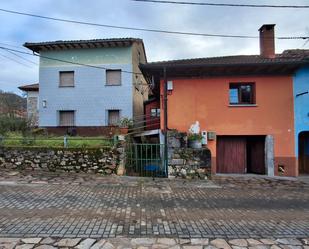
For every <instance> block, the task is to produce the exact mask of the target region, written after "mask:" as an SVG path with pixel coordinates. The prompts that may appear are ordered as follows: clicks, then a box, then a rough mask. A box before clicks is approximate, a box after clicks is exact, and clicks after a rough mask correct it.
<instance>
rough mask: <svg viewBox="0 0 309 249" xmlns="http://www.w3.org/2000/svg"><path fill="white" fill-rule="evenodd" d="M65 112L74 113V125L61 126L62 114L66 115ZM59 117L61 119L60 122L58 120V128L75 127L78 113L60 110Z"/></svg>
mask: <svg viewBox="0 0 309 249" xmlns="http://www.w3.org/2000/svg"><path fill="white" fill-rule="evenodd" d="M64 112H72V113H73V125H62V124H61V113H64ZM58 117H59V120H58V126H59V127H75V126H76V125H75V124H76V111H75V110H59V111H58Z"/></svg>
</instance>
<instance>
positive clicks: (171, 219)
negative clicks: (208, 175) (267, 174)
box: [0, 172, 309, 238]
mask: <svg viewBox="0 0 309 249" xmlns="http://www.w3.org/2000/svg"><path fill="white" fill-rule="evenodd" d="M4 174H5V173H2V175H1V177H0V213H1V216H0V236H1V237H24V236H35V237H37V236H39V237H48V236H53V237H90V238H112V237H116V236H126V237H155V236H157V237H158V236H159V237H160V236H161V237H162V236H164V237H173V238H219V237H224V238H262V237H276V238H283V237H285V238H288V237H295V238H306V237H309V191H308V190H309V188H308V185H307V184H305V183H299V182H296V181H280V183H279V184H277V186H278V187H274V186H273V185H272V184H273V181H269V180H268V181H265V180H263V179H261V180H259V179H258V180H255V181H253V182H252V183H250V181H248V180H242V181H240V180H238V181H235V182H234V183H233V182H231V181H229V182H228V183H227V184H224V183H222V182H224V181H222V180H221V181H220V180H217V181H216V182H214V183H213V182H209V181H196V182H194V181H183V180H167V179H156V180H155V181H153V180H152V179H150V178H149V179H146V178H127V177H123V178H117V177H108V178H107V177H92V178H91V177H87V176H81V175H67V178H65V176H66V175H65V174H64V175H62V178H57V177H55V176H53V175H51V176H49V177H46V176H45V177H42V176H33V175H31V174H30V173H29V174H28V175H27V174H26V175H21V174H18V173H17V172H13V173H12V172H10V173H7V175H6V176H4ZM43 175H44V174H43Z"/></svg>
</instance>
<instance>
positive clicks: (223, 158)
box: [217, 136, 265, 174]
mask: <svg viewBox="0 0 309 249" xmlns="http://www.w3.org/2000/svg"><path fill="white" fill-rule="evenodd" d="M217 173H232V174H245V173H254V174H265V136H218V138H217Z"/></svg>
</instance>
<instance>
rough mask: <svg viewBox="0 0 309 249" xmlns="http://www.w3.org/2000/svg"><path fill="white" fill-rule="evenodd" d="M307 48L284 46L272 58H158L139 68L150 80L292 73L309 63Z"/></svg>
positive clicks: (250, 56)
mask: <svg viewBox="0 0 309 249" xmlns="http://www.w3.org/2000/svg"><path fill="white" fill-rule="evenodd" d="M308 59H309V57H308V50H286V51H284V52H283V53H282V54H277V55H276V56H275V58H265V57H262V56H260V55H236V56H222V57H208V58H195V59H184V60H171V61H159V62H151V63H146V64H140V69H141V71H142V72H143V74H144V75H145V77H146V78H147V79H148V80H149V81H150V80H151V78H152V77H153V76H156V77H163V68H164V67H165V68H166V70H167V74H168V77H205V76H233V75H291V74H293V73H294V72H295V70H297V68H299V67H300V66H302V65H307V64H308V63H309V60H308Z"/></svg>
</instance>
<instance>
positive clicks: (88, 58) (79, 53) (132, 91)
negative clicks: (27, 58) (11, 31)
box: [24, 38, 148, 134]
mask: <svg viewBox="0 0 309 249" xmlns="http://www.w3.org/2000/svg"><path fill="white" fill-rule="evenodd" d="M24 46H25V47H27V48H29V49H30V50H32V51H33V52H35V53H39V54H40V56H41V57H40V68H39V82H40V91H39V104H38V106H39V126H40V127H46V128H48V129H49V130H51V131H54V132H57V133H63V132H65V130H66V129H67V128H68V127H75V129H77V131H78V133H80V134H83V133H92V134H105V133H108V134H110V132H111V131H110V130H111V127H115V126H117V125H118V124H119V120H120V119H121V118H123V117H126V118H131V119H135V120H136V121H138V120H139V119H141V120H143V114H144V110H143V102H144V101H145V100H147V98H148V90H147V89H148V87H145V86H147V84H146V81H145V79H144V78H143V76H142V74H140V71H139V68H138V65H139V63H145V62H146V54H145V49H144V44H143V41H142V40H141V39H135V38H121V39H97V40H78V41H54V42H40V43H25V44H24ZM132 72H134V73H132Z"/></svg>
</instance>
